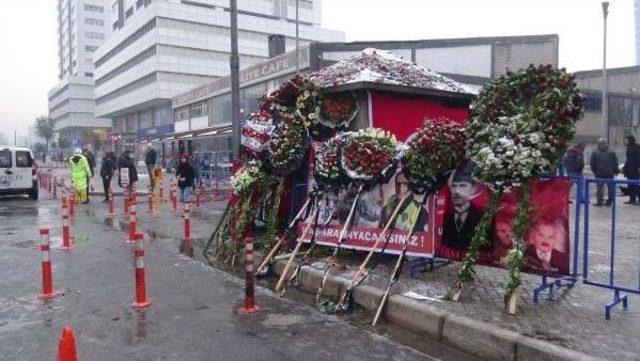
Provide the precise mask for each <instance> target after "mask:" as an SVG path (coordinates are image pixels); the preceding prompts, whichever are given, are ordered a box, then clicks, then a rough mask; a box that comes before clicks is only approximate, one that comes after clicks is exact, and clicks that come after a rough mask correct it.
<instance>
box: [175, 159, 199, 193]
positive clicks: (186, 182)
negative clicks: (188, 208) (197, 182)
mask: <svg viewBox="0 0 640 361" xmlns="http://www.w3.org/2000/svg"><path fill="white" fill-rule="evenodd" d="M194 175H195V174H194V172H193V167H192V166H191V164H189V161H188V157H187V156H186V155H182V156H181V157H180V164H179V165H178V169H176V178H178V188H179V189H180V202H182V203H184V202H186V201H188V200H189V199H191V194H192V193H193V179H194Z"/></svg>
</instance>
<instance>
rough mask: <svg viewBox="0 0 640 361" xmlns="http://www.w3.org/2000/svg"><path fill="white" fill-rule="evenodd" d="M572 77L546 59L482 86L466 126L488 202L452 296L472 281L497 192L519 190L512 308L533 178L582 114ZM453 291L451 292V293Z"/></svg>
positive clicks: (508, 296) (556, 156)
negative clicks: (488, 193)
mask: <svg viewBox="0 0 640 361" xmlns="http://www.w3.org/2000/svg"><path fill="white" fill-rule="evenodd" d="M574 79H575V78H574V76H573V75H571V74H568V73H567V72H566V71H565V70H564V69H555V68H553V67H552V66H550V65H545V66H537V67H536V66H533V65H531V66H529V67H528V68H525V69H520V70H518V71H517V72H515V73H514V72H507V74H506V75H504V76H501V77H499V78H498V79H496V80H495V81H493V82H492V83H490V84H489V85H487V86H486V87H485V88H483V90H482V91H481V92H480V94H479V96H478V98H477V100H476V101H475V102H474V103H473V104H472V114H471V117H470V120H469V122H468V124H467V126H466V132H467V137H468V139H469V140H468V144H467V157H468V158H469V159H471V160H472V161H473V162H474V163H476V165H477V167H476V172H475V176H476V177H477V178H478V179H479V180H480V181H482V182H484V183H485V184H486V185H487V186H489V188H490V189H491V191H492V192H491V197H490V200H489V204H488V206H487V209H486V210H485V213H484V214H483V217H482V219H481V220H480V222H479V223H478V225H477V227H476V232H475V234H474V236H473V238H472V240H471V244H470V246H469V249H468V250H467V253H466V256H465V259H464V262H463V266H462V268H461V270H460V271H459V273H458V279H457V281H456V282H455V284H454V286H453V288H452V292H451V293H450V295H456V294H459V291H460V288H461V287H462V285H463V284H465V283H469V282H472V281H473V276H474V274H475V271H474V266H475V263H476V258H477V254H478V251H479V249H480V248H481V247H482V246H484V245H486V244H487V242H488V240H487V238H488V233H489V230H490V227H491V220H492V218H493V215H494V214H495V212H496V209H497V205H498V202H499V200H500V196H501V195H502V194H503V193H504V192H507V191H508V192H517V193H518V205H517V209H516V216H515V218H514V219H513V223H512V225H511V234H512V236H513V240H514V247H513V249H511V250H510V251H509V252H508V254H507V256H506V257H505V258H504V259H503V262H504V263H505V264H506V265H507V267H508V273H507V278H506V280H505V281H504V282H502V283H501V285H502V288H503V291H504V293H505V300H506V301H507V311H508V313H515V291H516V289H517V288H518V286H519V285H520V284H521V279H520V269H521V268H522V266H523V264H524V252H525V249H526V245H525V243H524V237H525V235H526V232H527V227H528V223H529V213H530V211H531V209H530V206H529V198H530V195H529V191H528V187H529V185H528V183H529V181H530V180H531V179H534V178H539V177H541V176H544V175H545V174H548V173H550V172H552V171H554V169H555V168H556V167H557V166H558V164H559V162H560V161H561V159H562V155H563V154H564V151H565V150H566V147H567V143H568V142H569V140H571V138H572V137H573V135H574V133H575V126H576V124H577V122H578V121H579V120H580V118H581V117H582V114H583V110H582V103H583V99H584V96H583V95H582V94H581V93H580V92H579V91H578V88H577V86H576V84H575V82H574ZM454 298H456V297H454Z"/></svg>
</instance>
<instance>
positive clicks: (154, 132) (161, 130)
mask: <svg viewBox="0 0 640 361" xmlns="http://www.w3.org/2000/svg"><path fill="white" fill-rule="evenodd" d="M169 133H173V124H164V125H158V126H157V127H151V128H145V129H138V134H137V135H138V140H144V139H147V138H151V137H159V136H163V135H165V134H169Z"/></svg>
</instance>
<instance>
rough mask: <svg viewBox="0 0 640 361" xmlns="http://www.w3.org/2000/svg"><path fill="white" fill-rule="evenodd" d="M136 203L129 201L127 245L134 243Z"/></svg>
mask: <svg viewBox="0 0 640 361" xmlns="http://www.w3.org/2000/svg"><path fill="white" fill-rule="evenodd" d="M136 233H137V232H136V202H135V200H132V201H131V204H130V205H129V239H128V240H127V243H134V242H135V241H136Z"/></svg>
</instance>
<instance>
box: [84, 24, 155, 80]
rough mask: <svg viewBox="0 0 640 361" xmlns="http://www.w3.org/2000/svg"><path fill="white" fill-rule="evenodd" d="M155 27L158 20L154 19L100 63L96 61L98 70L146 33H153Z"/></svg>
mask: <svg viewBox="0 0 640 361" xmlns="http://www.w3.org/2000/svg"><path fill="white" fill-rule="evenodd" d="M114 27H115V24H114ZM155 27H156V19H155V18H154V19H152V20H151V21H149V22H148V23H146V24H144V25H143V26H142V27H141V28H140V29H138V30H136V32H135V33H133V34H131V35H130V36H129V37H128V38H126V39H124V41H123V42H121V43H120V44H118V45H117V46H116V47H114V48H113V49H111V50H110V51H109V52H108V53H107V54H105V55H104V56H103V57H102V58H100V59H98V61H96V68H99V67H100V66H101V65H102V64H104V63H105V62H107V61H108V60H109V59H111V58H113V57H114V56H116V55H117V54H119V53H120V52H121V51H123V50H124V49H126V48H127V47H129V46H130V45H131V44H133V43H135V42H136V41H137V40H138V39H140V38H141V37H143V36H144V35H145V34H146V33H148V32H149V31H151V30H152V29H153V28H155Z"/></svg>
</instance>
